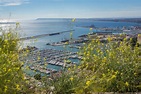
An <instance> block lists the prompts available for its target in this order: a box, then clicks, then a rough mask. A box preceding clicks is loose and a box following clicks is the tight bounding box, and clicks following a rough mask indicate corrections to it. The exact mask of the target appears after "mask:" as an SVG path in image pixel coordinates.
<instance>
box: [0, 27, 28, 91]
mask: <svg viewBox="0 0 141 94" xmlns="http://www.w3.org/2000/svg"><path fill="white" fill-rule="evenodd" d="M0 32H1V33H2V34H1V35H0V94H20V93H21V92H24V91H25V89H26V88H25V86H24V85H25V82H24V74H23V72H22V69H21V67H22V62H20V60H19V52H18V50H19V42H18V39H19V38H18V34H17V33H16V31H15V30H14V31H13V29H8V32H7V30H2V29H1V30H0Z"/></svg>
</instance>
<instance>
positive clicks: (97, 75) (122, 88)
mask: <svg viewBox="0 0 141 94" xmlns="http://www.w3.org/2000/svg"><path fill="white" fill-rule="evenodd" d="M110 40H111V39H110V38H109V43H107V44H104V43H100V41H99V40H92V42H90V43H88V44H86V45H85V46H84V47H83V49H82V50H81V53H80V54H81V55H83V57H84V58H83V61H82V64H81V65H80V66H79V68H80V69H81V70H82V71H83V72H84V73H85V74H87V75H86V83H87V85H84V87H85V86H87V88H86V89H90V91H92V92H135V91H136V92H137V91H140V90H141V86H140V85H141V75H140V74H141V70H140V69H141V57H140V56H139V53H140V50H139V47H137V46H135V47H134V49H132V44H131V45H130V41H132V39H131V40H130V41H126V39H124V41H120V42H112V41H110ZM80 72H81V71H80ZM80 89H81V88H80ZM83 90H85V89H83Z"/></svg>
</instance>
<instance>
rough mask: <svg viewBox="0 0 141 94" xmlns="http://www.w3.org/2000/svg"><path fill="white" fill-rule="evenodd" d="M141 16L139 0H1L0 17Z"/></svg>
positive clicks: (140, 2)
mask: <svg viewBox="0 0 141 94" xmlns="http://www.w3.org/2000/svg"><path fill="white" fill-rule="evenodd" d="M9 17H11V19H36V18H116V17H141V0H0V19H2V18H9Z"/></svg>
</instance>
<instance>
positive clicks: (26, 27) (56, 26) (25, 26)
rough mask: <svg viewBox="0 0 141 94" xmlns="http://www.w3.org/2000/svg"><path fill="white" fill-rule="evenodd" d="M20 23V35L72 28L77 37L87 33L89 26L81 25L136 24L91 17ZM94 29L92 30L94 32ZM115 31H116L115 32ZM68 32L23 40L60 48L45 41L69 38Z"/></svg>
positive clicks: (28, 43) (118, 25)
mask: <svg viewBox="0 0 141 94" xmlns="http://www.w3.org/2000/svg"><path fill="white" fill-rule="evenodd" d="M20 23H21V32H20V33H21V37H27V36H34V35H40V34H50V33H55V32H61V31H67V30H71V29H74V30H75V31H74V32H73V38H77V37H78V36H80V35H83V34H88V33H89V32H90V30H89V28H82V27H81V26H91V25H95V26H96V27H110V28H113V27H123V26H126V27H130V26H138V25H140V24H137V23H127V22H110V21H95V20H92V19H81V20H80V19H78V20H77V19H76V21H75V22H71V19H47V20H30V21H22V22H20ZM95 31H96V30H93V32H95ZM115 33H116V32H115ZM69 38H70V33H63V34H61V35H56V36H47V37H42V38H38V39H37V41H36V42H35V41H34V40H27V41H24V46H27V45H31V46H36V47H38V48H40V49H47V48H55V49H62V47H60V46H59V47H51V46H47V45H46V43H49V42H58V41H61V40H64V39H69Z"/></svg>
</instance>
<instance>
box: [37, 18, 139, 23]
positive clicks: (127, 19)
mask: <svg viewBox="0 0 141 94" xmlns="http://www.w3.org/2000/svg"><path fill="white" fill-rule="evenodd" d="M52 19H54V20H58V19H61V20H63V19H72V18H37V19H36V20H52ZM76 19H78V20H84V19H85V20H94V21H114V22H134V23H141V18H76Z"/></svg>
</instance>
